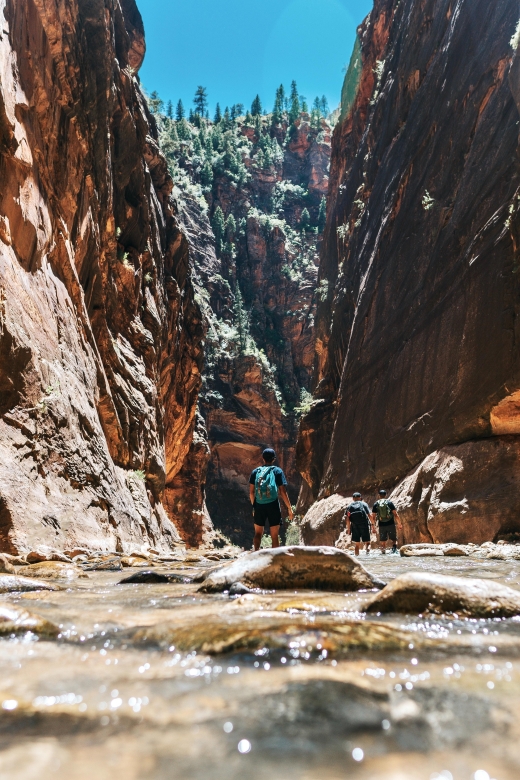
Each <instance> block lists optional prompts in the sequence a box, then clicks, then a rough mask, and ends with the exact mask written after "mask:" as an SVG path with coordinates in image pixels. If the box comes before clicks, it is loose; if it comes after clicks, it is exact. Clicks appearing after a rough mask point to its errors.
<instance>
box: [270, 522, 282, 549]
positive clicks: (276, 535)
mask: <svg viewBox="0 0 520 780" xmlns="http://www.w3.org/2000/svg"><path fill="white" fill-rule="evenodd" d="M271 541H272V543H273V547H280V526H279V525H275V526H274V527H273V526H271Z"/></svg>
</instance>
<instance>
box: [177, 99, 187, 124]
mask: <svg viewBox="0 0 520 780" xmlns="http://www.w3.org/2000/svg"><path fill="white" fill-rule="evenodd" d="M184 116H185V111H184V106H183V105H182V100H179V102H178V103H177V108H176V109H175V118H176V120H177V122H180V121H181V119H184Z"/></svg>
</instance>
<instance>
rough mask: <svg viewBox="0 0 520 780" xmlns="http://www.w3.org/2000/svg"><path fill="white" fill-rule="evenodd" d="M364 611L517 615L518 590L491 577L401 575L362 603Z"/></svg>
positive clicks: (482, 615) (519, 604)
mask: <svg viewBox="0 0 520 780" xmlns="http://www.w3.org/2000/svg"><path fill="white" fill-rule="evenodd" d="M365 609H366V611H367V612H381V613H388V612H400V613H403V614H420V613H424V612H434V613H437V614H443V613H452V612H454V613H457V614H460V615H465V616H468V617H483V618H485V617H512V616H513V615H520V592H519V591H517V590H513V589H512V588H508V587H506V586H505V585H500V584H499V583H496V582H493V581H492V580H479V579H470V578H465V577H449V576H446V575H444V574H433V573H429V572H409V573H407V574H401V575H400V576H399V577H397V578H396V579H395V580H393V581H392V582H391V583H390V584H389V585H387V586H386V588H384V589H383V590H382V591H381V592H380V593H377V594H376V595H374V596H372V597H370V598H369V599H368V600H367V601H366V602H365Z"/></svg>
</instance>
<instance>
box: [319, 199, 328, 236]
mask: <svg viewBox="0 0 520 780" xmlns="http://www.w3.org/2000/svg"><path fill="white" fill-rule="evenodd" d="M326 222H327V199H326V197H325V195H324V196H323V198H322V199H321V203H320V210H319V212H318V230H319V231H320V233H323V231H324V230H325V223H326Z"/></svg>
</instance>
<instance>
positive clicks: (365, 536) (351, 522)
mask: <svg viewBox="0 0 520 780" xmlns="http://www.w3.org/2000/svg"><path fill="white" fill-rule="evenodd" d="M353 498H354V501H353V502H352V504H349V505H348V507H347V510H346V512H345V516H346V521H347V533H348V534H349V535H350V534H352V541H353V542H354V545H355V553H356V555H359V545H360V543H364V544H366V546H367V549H366V553H367V555H368V554H369V552H370V529H371V527H372V520H371V518H370V509H369V506H368V504H366V503H365V502H364V501H362V500H361V493H354V495H353ZM372 530H373V529H372Z"/></svg>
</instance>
